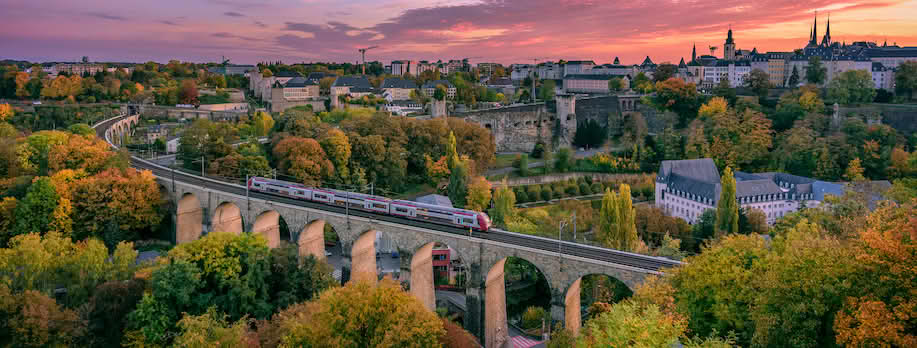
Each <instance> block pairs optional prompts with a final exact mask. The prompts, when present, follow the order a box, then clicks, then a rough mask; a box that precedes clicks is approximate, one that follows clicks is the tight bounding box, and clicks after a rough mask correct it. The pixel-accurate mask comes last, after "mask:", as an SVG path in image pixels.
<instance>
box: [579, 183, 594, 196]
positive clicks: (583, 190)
mask: <svg viewBox="0 0 917 348" xmlns="http://www.w3.org/2000/svg"><path fill="white" fill-rule="evenodd" d="M579 193H580V194H581V195H591V194H592V187H590V186H589V185H588V184H586V183H585V182H584V183H581V184H579Z"/></svg>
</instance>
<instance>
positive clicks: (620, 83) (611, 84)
mask: <svg viewBox="0 0 917 348" xmlns="http://www.w3.org/2000/svg"><path fill="white" fill-rule="evenodd" d="M622 89H624V80H622V79H621V78H620V77H613V78H611V80H608V90H609V91H612V92H617V91H620V90H622Z"/></svg>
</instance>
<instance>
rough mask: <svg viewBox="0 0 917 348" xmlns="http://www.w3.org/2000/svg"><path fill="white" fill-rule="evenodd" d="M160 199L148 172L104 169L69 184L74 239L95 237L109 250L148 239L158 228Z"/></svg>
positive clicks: (160, 214) (151, 175)
mask: <svg viewBox="0 0 917 348" xmlns="http://www.w3.org/2000/svg"><path fill="white" fill-rule="evenodd" d="M162 200H163V198H162V196H161V193H160V191H159V184H157V183H156V180H155V178H154V177H153V174H152V173H151V172H150V171H138V170H135V169H133V168H128V169H125V170H120V169H108V170H106V171H104V172H102V173H99V174H97V175H95V176H91V177H86V178H82V179H80V180H77V181H76V182H75V183H74V184H73V210H74V214H73V216H74V223H73V224H74V233H73V236H74V238H75V239H77V240H80V239H84V238H87V237H97V238H100V239H102V240H103V241H105V244H106V245H108V246H110V247H112V246H114V245H116V244H118V243H119V242H121V241H124V240H136V239H139V238H140V237H141V236H143V237H148V236H150V235H151V234H152V232H153V231H155V230H156V229H157V227H158V226H159V222H160V221H162V218H163V213H162V212H161V211H160V206H161V204H162Z"/></svg>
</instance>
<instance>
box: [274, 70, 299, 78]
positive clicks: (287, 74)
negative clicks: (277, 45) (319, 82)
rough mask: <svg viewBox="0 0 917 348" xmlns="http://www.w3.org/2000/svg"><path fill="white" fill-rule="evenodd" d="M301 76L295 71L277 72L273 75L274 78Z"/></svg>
mask: <svg viewBox="0 0 917 348" xmlns="http://www.w3.org/2000/svg"><path fill="white" fill-rule="evenodd" d="M297 76H302V74H300V73H298V72H296V71H278V72H275V73H274V77H297Z"/></svg>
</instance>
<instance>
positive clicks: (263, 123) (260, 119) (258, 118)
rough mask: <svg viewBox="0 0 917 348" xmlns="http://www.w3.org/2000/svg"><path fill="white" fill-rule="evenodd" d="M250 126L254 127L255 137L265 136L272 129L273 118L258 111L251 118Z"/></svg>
mask: <svg viewBox="0 0 917 348" xmlns="http://www.w3.org/2000/svg"><path fill="white" fill-rule="evenodd" d="M252 126H254V127H255V136H259V137H263V136H266V135H268V134H269V133H270V132H271V129H273V128H274V118H272V117H271V115H269V114H268V113H266V112H262V111H258V112H256V113H255V116H252Z"/></svg>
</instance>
